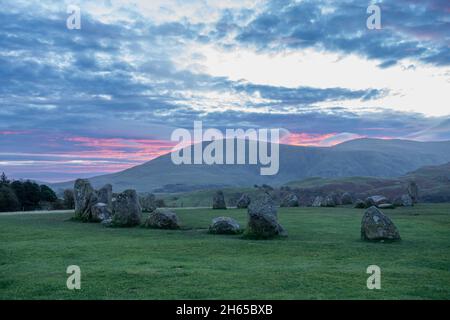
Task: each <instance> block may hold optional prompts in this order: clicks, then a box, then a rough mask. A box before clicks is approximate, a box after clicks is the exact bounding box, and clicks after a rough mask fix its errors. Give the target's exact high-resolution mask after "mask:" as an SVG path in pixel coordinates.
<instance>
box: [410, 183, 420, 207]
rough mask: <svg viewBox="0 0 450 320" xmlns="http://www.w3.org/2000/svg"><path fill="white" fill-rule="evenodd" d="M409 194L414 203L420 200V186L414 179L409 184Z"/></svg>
mask: <svg viewBox="0 0 450 320" xmlns="http://www.w3.org/2000/svg"><path fill="white" fill-rule="evenodd" d="M408 194H409V196H410V197H411V199H412V201H413V203H417V202H419V187H418V186H417V184H416V183H415V182H414V181H411V182H410V183H409V184H408Z"/></svg>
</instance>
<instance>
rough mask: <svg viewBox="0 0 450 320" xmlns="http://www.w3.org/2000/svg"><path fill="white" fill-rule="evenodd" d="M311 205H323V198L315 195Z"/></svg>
mask: <svg viewBox="0 0 450 320" xmlns="http://www.w3.org/2000/svg"><path fill="white" fill-rule="evenodd" d="M312 206H313V207H324V206H325V200H324V198H323V197H321V196H317V197H315V198H314V201H313V203H312Z"/></svg>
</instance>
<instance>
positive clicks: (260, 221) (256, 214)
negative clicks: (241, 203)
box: [246, 193, 287, 239]
mask: <svg viewBox="0 0 450 320" xmlns="http://www.w3.org/2000/svg"><path fill="white" fill-rule="evenodd" d="M246 236H247V237H250V238H257V239H269V238H273V237H275V236H287V233H286V231H285V230H284V228H283V227H282V226H281V225H280V224H279V223H278V217H277V207H276V205H275V202H274V201H273V199H272V197H271V196H270V195H269V194H267V193H264V195H263V196H260V197H259V198H258V199H256V200H255V201H252V203H250V205H249V207H248V224H247V229H246Z"/></svg>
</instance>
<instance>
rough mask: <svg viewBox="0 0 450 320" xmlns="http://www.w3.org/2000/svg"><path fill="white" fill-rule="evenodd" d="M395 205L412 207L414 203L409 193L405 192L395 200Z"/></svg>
mask: <svg viewBox="0 0 450 320" xmlns="http://www.w3.org/2000/svg"><path fill="white" fill-rule="evenodd" d="M394 205H395V206H396V207H412V206H413V205H414V203H413V200H412V198H411V197H410V195H409V194H404V195H402V196H400V197H397V198H396V199H395V200H394Z"/></svg>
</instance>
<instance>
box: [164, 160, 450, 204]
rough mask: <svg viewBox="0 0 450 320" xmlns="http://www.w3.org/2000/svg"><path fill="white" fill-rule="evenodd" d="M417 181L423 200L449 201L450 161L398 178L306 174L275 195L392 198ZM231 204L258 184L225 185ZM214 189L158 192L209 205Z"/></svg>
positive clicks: (168, 199) (305, 199) (170, 199)
mask: <svg viewBox="0 0 450 320" xmlns="http://www.w3.org/2000/svg"><path fill="white" fill-rule="evenodd" d="M410 181H415V182H416V183H417V185H418V186H419V193H420V201H421V202H450V163H447V164H444V165H441V166H428V167H423V168H420V169H418V170H416V171H414V172H410V173H408V174H406V175H404V176H402V177H399V178H390V179H387V178H372V177H346V178H320V177H314V178H307V179H305V180H301V181H292V182H289V183H287V184H285V185H284V186H282V187H281V189H283V190H280V189H276V190H273V191H272V192H271V193H272V196H273V197H274V198H275V200H280V199H281V198H282V197H283V195H285V194H286V193H291V192H293V193H295V194H296V195H297V196H298V197H299V199H300V200H301V203H302V204H303V205H305V204H311V203H312V201H313V199H314V198H315V197H316V196H317V195H327V194H330V193H333V192H337V193H341V194H342V193H344V192H350V193H351V194H352V195H353V196H354V198H355V199H356V198H361V199H365V198H366V197H367V196H369V195H378V194H381V195H384V196H387V197H389V198H391V199H395V198H396V197H397V196H399V195H402V194H405V193H406V190H407V186H408V183H409V182H410ZM223 192H224V194H225V200H226V202H227V205H228V206H235V205H236V202H237V200H238V199H239V198H240V196H241V195H242V193H246V194H248V195H250V197H252V196H255V195H256V194H257V192H258V189H256V188H225V189H223ZM214 193H215V191H214V190H203V191H192V192H185V193H178V194H163V195H158V197H159V198H163V199H164V201H165V203H166V205H167V206H170V207H209V206H211V203H212V198H213V195H214Z"/></svg>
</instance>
